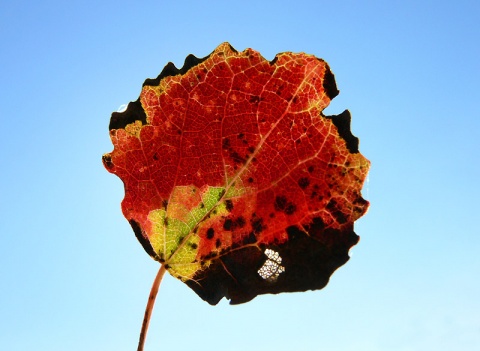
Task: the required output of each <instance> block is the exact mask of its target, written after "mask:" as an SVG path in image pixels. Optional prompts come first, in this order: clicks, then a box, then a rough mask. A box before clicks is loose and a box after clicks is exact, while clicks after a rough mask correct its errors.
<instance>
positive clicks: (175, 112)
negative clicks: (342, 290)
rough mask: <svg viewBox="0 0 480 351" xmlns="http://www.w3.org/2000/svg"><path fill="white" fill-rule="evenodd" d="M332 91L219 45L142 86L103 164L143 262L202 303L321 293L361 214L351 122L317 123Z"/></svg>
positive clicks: (291, 59)
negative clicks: (116, 186) (157, 265)
mask: <svg viewBox="0 0 480 351" xmlns="http://www.w3.org/2000/svg"><path fill="white" fill-rule="evenodd" d="M337 94H338V90H337V88H336V84H335V79H334V76H333V74H332V73H331V71H330V68H329V66H328V65H327V63H326V62H325V61H323V60H321V59H318V58H316V57H314V56H311V55H307V54H303V53H302V54H294V53H291V52H287V53H282V54H278V55H277V56H276V57H275V59H274V60H273V61H271V62H268V61H266V60H265V59H264V58H263V57H262V56H261V55H260V54H259V53H258V52H256V51H254V50H252V49H247V50H245V51H243V52H237V51H235V50H234V49H233V48H232V47H231V46H230V45H229V44H228V43H224V44H222V45H220V46H219V47H218V48H217V49H216V50H215V51H214V52H213V53H212V54H210V55H209V56H207V57H206V58H203V59H198V58H196V57H194V56H192V55H190V56H189V57H187V59H186V61H185V65H184V66H183V67H182V68H181V69H177V68H176V67H175V66H174V65H173V64H172V63H169V64H168V65H167V66H166V67H165V68H164V70H163V71H162V73H161V74H160V75H159V76H158V78H157V79H147V80H146V81H145V83H144V85H143V89H142V92H141V94H140V98H139V99H138V100H137V101H135V102H131V103H130V104H129V105H128V108H127V110H126V111H125V112H123V113H113V114H112V118H111V122H110V136H111V139H112V142H113V145H114V150H113V152H112V153H110V154H106V155H104V157H103V161H104V164H105V167H106V168H107V170H108V171H109V172H111V173H114V174H116V175H117V176H119V177H120V178H121V179H122V181H123V182H124V184H125V198H124V200H123V202H122V210H123V213H124V215H125V217H126V218H127V220H128V221H129V222H130V223H131V225H132V227H133V229H134V231H135V234H136V235H137V238H138V239H139V240H140V242H141V244H142V245H143V247H144V248H145V250H146V251H147V252H148V254H149V255H150V256H152V257H153V258H154V259H155V260H158V261H160V262H161V263H162V264H164V265H165V267H166V268H167V270H168V271H169V272H170V273H171V274H172V275H173V276H175V277H177V278H179V279H181V280H183V281H184V282H185V283H186V284H187V285H188V286H190V287H191V288H192V289H193V290H194V291H195V292H196V293H197V294H198V295H199V296H200V297H201V298H202V299H204V300H205V301H207V302H209V303H210V304H216V303H218V301H220V299H222V298H223V297H224V296H225V297H227V298H228V299H230V300H231V303H232V304H237V303H243V302H247V301H249V300H251V299H253V298H254V297H255V296H257V295H258V294H265V293H280V292H287V291H305V290H309V289H321V288H323V287H324V286H325V285H326V284H327V282H328V280H329V277H330V275H331V274H332V273H333V272H334V271H335V270H336V269H337V268H338V267H339V266H341V265H343V264H344V263H345V262H346V261H347V260H348V258H349V256H348V251H349V249H350V247H352V246H353V245H355V244H356V243H357V242H358V236H357V235H356V234H355V233H354V231H353V223H354V221H355V220H357V219H358V218H359V217H361V216H362V215H363V214H364V213H365V212H366V210H367V208H368V202H367V201H366V200H364V199H363V198H362V196H361V193H360V191H361V188H362V185H363V182H364V180H365V177H366V175H367V172H368V169H369V164H370V163H369V161H368V160H366V159H365V158H364V157H363V156H362V155H361V154H360V153H359V151H358V139H357V138H356V137H354V136H353V135H352V134H351V132H350V113H349V112H348V111H345V112H343V113H342V114H340V115H338V116H324V115H323V114H322V111H323V109H324V108H325V107H326V106H327V105H328V104H329V103H330V100H331V99H332V98H334V97H335V96H336V95H337Z"/></svg>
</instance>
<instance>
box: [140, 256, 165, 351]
mask: <svg viewBox="0 0 480 351" xmlns="http://www.w3.org/2000/svg"><path fill="white" fill-rule="evenodd" d="M166 271H167V269H166V268H165V266H164V265H163V264H162V265H160V269H159V270H158V273H157V276H156V277H155V280H154V281H153V284H152V289H151V290H150V296H149V297H148V302H147V307H146V308H145V316H144V317H143V323H142V331H141V332H140V339H139V340H138V348H137V351H143V345H144V344H145V339H146V337H147V331H148V325H149V324H150V317H151V316H152V311H153V306H154V305H155V298H156V297H157V293H158V289H159V288H160V282H161V281H162V278H163V275H164V274H165V272H166Z"/></svg>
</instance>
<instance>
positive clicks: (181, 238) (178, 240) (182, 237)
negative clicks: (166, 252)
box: [177, 236, 185, 245]
mask: <svg viewBox="0 0 480 351" xmlns="http://www.w3.org/2000/svg"><path fill="white" fill-rule="evenodd" d="M183 239H185V237H184V236H180V237H179V238H178V239H177V242H178V244H179V245H180V244H181V243H182V241H183Z"/></svg>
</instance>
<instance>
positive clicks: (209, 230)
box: [207, 227, 215, 239]
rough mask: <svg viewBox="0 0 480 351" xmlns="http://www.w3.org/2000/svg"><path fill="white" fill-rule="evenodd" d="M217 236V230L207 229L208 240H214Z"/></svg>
mask: <svg viewBox="0 0 480 351" xmlns="http://www.w3.org/2000/svg"><path fill="white" fill-rule="evenodd" d="M214 236H215V230H213V228H211V227H210V228H208V229H207V239H213V237H214Z"/></svg>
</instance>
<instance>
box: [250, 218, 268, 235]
mask: <svg viewBox="0 0 480 351" xmlns="http://www.w3.org/2000/svg"><path fill="white" fill-rule="evenodd" d="M250 224H251V225H252V229H253V231H254V233H256V234H258V233H261V232H262V230H263V229H265V226H264V225H263V218H259V217H257V216H254V217H252V220H251V221H250Z"/></svg>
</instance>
